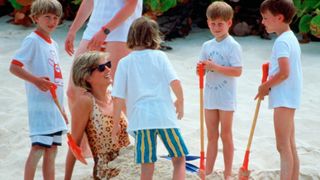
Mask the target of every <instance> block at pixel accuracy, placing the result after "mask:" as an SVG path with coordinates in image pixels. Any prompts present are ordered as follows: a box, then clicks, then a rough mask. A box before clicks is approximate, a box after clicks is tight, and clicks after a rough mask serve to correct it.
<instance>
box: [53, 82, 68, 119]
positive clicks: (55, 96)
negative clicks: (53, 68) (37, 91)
mask: <svg viewBox="0 0 320 180" xmlns="http://www.w3.org/2000/svg"><path fill="white" fill-rule="evenodd" d="M56 89H57V86H56V85H53V86H51V88H50V94H51V96H52V99H53V101H54V103H55V104H56V105H57V107H58V109H59V111H60V113H61V114H62V116H63V119H64V121H65V122H66V123H67V124H68V123H69V121H68V118H67V115H66V113H65V112H64V111H63V110H62V107H61V106H60V103H59V101H58V98H57V93H56Z"/></svg>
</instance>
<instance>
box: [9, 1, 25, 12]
mask: <svg viewBox="0 0 320 180" xmlns="http://www.w3.org/2000/svg"><path fill="white" fill-rule="evenodd" d="M9 2H10V3H11V5H12V7H13V8H14V9H16V10H20V9H22V8H23V6H22V5H21V4H19V3H18V2H17V1H16V0H9Z"/></svg>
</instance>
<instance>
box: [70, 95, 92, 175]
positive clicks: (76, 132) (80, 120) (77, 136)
mask: <svg viewBox="0 0 320 180" xmlns="http://www.w3.org/2000/svg"><path fill="white" fill-rule="evenodd" d="M71 109H72V110H71V112H72V114H71V135H72V138H73V139H74V140H75V142H76V143H77V145H80V143H81V140H82V138H83V135H84V133H85V128H86V125H87V123H88V120H89V118H90V113H91V109H92V100H91V98H89V97H88V96H85V95H81V96H80V97H78V98H76V101H75V102H74V105H73V106H72V107H71ZM75 161H76V159H75V157H74V155H73V154H72V152H71V150H70V149H69V151H68V154H67V158H66V166H65V176H64V179H65V180H69V179H71V177H72V172H73V167H74V163H75Z"/></svg>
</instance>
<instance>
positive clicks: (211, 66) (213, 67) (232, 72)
mask: <svg viewBox="0 0 320 180" xmlns="http://www.w3.org/2000/svg"><path fill="white" fill-rule="evenodd" d="M201 62H202V63H203V64H204V68H205V69H206V70H210V71H215V72H218V73H221V74H223V75H226V76H234V77H239V76H240V75H241V73H242V67H234V66H221V65H219V64H216V63H214V62H212V61H209V60H204V61H201Z"/></svg>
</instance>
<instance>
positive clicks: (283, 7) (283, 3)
mask: <svg viewBox="0 0 320 180" xmlns="http://www.w3.org/2000/svg"><path fill="white" fill-rule="evenodd" d="M266 11H270V13H271V14H272V15H280V14H281V15H283V17H284V20H283V22H285V23H288V24H290V23H291V21H292V18H293V17H294V16H295V14H296V8H295V6H294V4H293V2H292V0H265V1H263V2H262V3H261V5H260V12H261V13H265V12H266Z"/></svg>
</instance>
